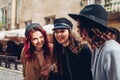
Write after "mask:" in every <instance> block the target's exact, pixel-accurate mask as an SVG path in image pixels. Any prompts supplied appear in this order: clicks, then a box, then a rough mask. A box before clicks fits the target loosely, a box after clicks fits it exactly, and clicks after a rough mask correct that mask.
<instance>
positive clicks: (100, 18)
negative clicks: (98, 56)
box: [68, 4, 114, 32]
mask: <svg viewBox="0 0 120 80" xmlns="http://www.w3.org/2000/svg"><path fill="white" fill-rule="evenodd" d="M68 15H69V16H70V17H71V18H73V19H74V20H76V21H77V20H80V21H84V22H86V24H87V23H90V24H94V25H97V26H94V27H96V28H98V29H102V30H104V31H105V30H109V31H111V32H114V31H113V30H112V29H110V28H108V27H107V22H108V20H107V19H108V14H107V11H106V10H105V9H104V8H103V7H102V6H101V5H99V4H91V5H87V6H85V7H84V8H83V9H82V10H81V11H80V13H79V14H68ZM91 27H92V26H91Z"/></svg>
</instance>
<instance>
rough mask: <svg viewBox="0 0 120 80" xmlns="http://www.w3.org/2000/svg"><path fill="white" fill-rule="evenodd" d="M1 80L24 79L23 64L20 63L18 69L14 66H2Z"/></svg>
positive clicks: (0, 70) (0, 71)
mask: <svg viewBox="0 0 120 80" xmlns="http://www.w3.org/2000/svg"><path fill="white" fill-rule="evenodd" d="M0 80H23V76H22V65H18V70H14V66H13V65H12V67H11V68H10V69H9V68H5V67H0Z"/></svg>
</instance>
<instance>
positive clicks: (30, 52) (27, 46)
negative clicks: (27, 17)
mask: <svg viewBox="0 0 120 80" xmlns="http://www.w3.org/2000/svg"><path fill="white" fill-rule="evenodd" d="M35 31H40V32H41V33H42V34H43V36H44V40H45V43H44V45H43V47H42V48H43V50H44V57H45V58H47V56H49V55H50V47H49V44H48V38H47V34H46V31H45V30H44V29H42V28H40V27H35V28H33V29H31V30H30V31H29V33H28V35H27V36H26V40H25V43H24V51H25V58H26V59H27V60H29V61H31V60H34V59H35V54H34V50H35V47H34V46H33V45H32V43H31V34H32V33H33V32H35Z"/></svg>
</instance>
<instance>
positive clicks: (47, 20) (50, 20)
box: [44, 15, 55, 25]
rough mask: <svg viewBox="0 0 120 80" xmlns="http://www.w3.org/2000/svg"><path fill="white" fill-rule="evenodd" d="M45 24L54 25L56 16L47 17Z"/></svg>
mask: <svg viewBox="0 0 120 80" xmlns="http://www.w3.org/2000/svg"><path fill="white" fill-rule="evenodd" d="M44 19H45V24H46V25H48V24H53V23H54V20H55V16H54V15H53V16H48V17H45V18H44Z"/></svg>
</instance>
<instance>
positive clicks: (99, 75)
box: [92, 40, 120, 80]
mask: <svg viewBox="0 0 120 80" xmlns="http://www.w3.org/2000/svg"><path fill="white" fill-rule="evenodd" d="M92 75H93V79H94V80H120V44H119V43H117V42H116V41H114V40H108V41H106V42H105V44H104V45H103V46H102V47H101V48H98V49H96V52H95V59H94V63H93V65H92Z"/></svg>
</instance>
